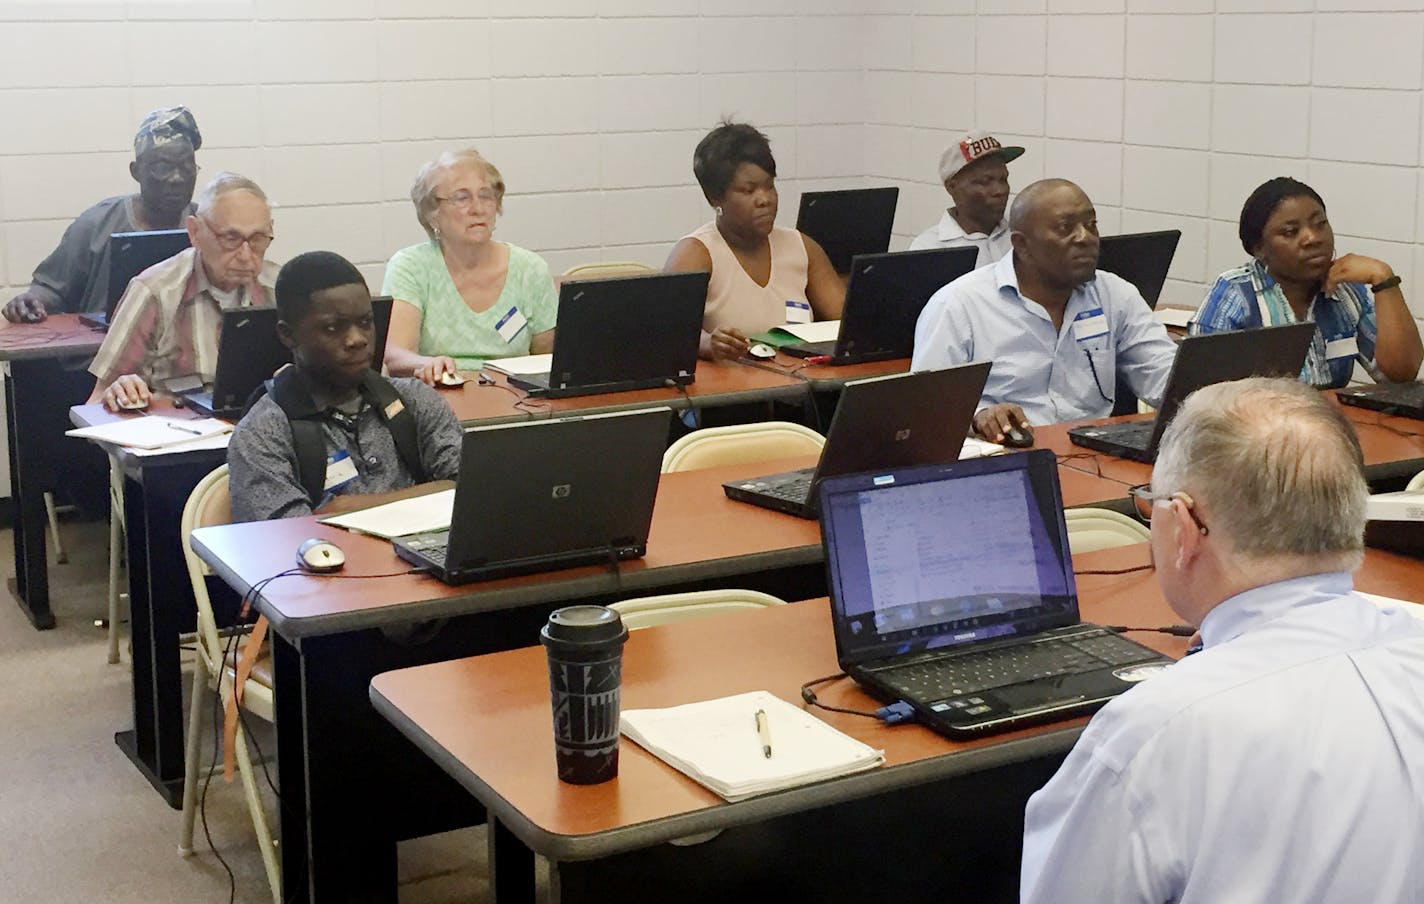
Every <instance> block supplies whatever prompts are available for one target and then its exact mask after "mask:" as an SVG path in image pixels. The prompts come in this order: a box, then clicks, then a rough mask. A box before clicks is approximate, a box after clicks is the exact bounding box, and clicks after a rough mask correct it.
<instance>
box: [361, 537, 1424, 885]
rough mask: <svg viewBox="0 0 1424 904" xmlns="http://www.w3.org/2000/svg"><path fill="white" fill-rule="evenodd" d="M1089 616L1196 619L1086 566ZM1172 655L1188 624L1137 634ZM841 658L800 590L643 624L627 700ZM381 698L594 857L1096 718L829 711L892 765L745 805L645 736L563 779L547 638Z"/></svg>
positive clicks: (893, 781)
mask: <svg viewBox="0 0 1424 904" xmlns="http://www.w3.org/2000/svg"><path fill="white" fill-rule="evenodd" d="M1147 560H1148V553H1147V548H1146V544H1139V545H1137V546H1131V547H1124V548H1121V549H1114V550H1105V551H1101V552H1095V553H1088V554H1084V555H1081V556H1075V557H1074V566H1075V567H1076V568H1078V569H1080V570H1081V569H1106V568H1122V567H1127V566H1131V565H1138V564H1146V562H1147ZM1421 577H1424V563H1421V562H1420V561H1418V560H1415V559H1409V558H1406V557H1402V556H1397V555H1393V554H1391V553H1385V552H1380V551H1377V550H1369V551H1368V552H1367V553H1366V558H1365V565H1364V567H1363V568H1362V569H1361V571H1360V572H1359V573H1358V574H1357V576H1356V584H1357V586H1358V587H1359V588H1360V589H1361V590H1364V591H1368V592H1372V593H1380V594H1384V595H1389V596H1395V597H1404V598H1411V599H1424V580H1421ZM1078 590H1079V595H1080V599H1081V608H1082V614H1083V618H1084V619H1085V620H1088V621H1093V622H1098V623H1101V624H1129V625H1136V626H1158V625H1169V624H1175V623H1177V622H1178V621H1180V619H1179V618H1178V617H1177V616H1176V615H1175V614H1174V613H1173V612H1172V611H1171V610H1170V608H1168V606H1167V604H1166V603H1165V602H1164V601H1163V598H1162V595H1161V592H1160V590H1159V589H1158V587H1157V582H1156V578H1155V576H1154V575H1153V573H1152V572H1151V571H1140V572H1133V573H1129V574H1122V575H1083V576H1081V577H1080V578H1079V580H1078ZM1132 636H1133V639H1135V640H1138V641H1141V642H1142V643H1144V644H1147V645H1148V646H1151V647H1154V648H1155V649H1158V650H1160V651H1161V652H1163V653H1166V654H1168V655H1170V656H1174V657H1175V656H1180V655H1181V654H1182V653H1183V652H1184V651H1185V649H1186V643H1187V641H1186V639H1185V638H1180V637H1172V636H1168V635H1163V634H1134V635H1132ZM838 671H839V667H838V665H837V662H836V657H835V644H834V640H833V638H832V634H831V626H830V618H829V612H828V607H827V603H826V601H825V600H813V601H807V602H802V603H793V604H791V605H789V606H785V607H772V608H769V609H763V610H753V611H747V612H744V613H733V614H728V615H722V616H716V617H711V618H706V619H700V620H696V621H690V622H682V623H677V624H672V625H667V626H664V627H658V628H649V629H646V630H642V631H634V632H633V633H632V634H631V636H630V637H629V640H628V643H627V646H626V647H625V650H624V664H623V706H624V708H626V709H637V708H643V707H662V706H672V705H676V704H680V703H688V702H693V701H696V700H703V699H709V698H712V697H718V696H727V695H731V694H737V693H742V692H745V691H751V690H768V691H771V692H772V693H774V694H776V695H777V696H780V697H782V698H783V699H785V700H789V701H793V702H798V703H799V700H800V693H799V689H800V686H801V684H803V683H804V682H806V681H808V680H811V679H813V678H816V677H819V676H821V675H830V674H835V673H836V672H838ZM819 696H820V698H821V699H822V700H823V701H824V702H826V703H829V704H832V705H839V706H845V707H850V708H857V709H863V708H867V707H872V708H873V707H874V706H876V705H878V704H877V702H876V701H874V700H873V699H872V698H871V697H869V696H868V695H867V694H865V693H863V692H862V691H861V690H859V688H858V687H857V686H856V685H855V684H854V683H853V682H851V681H850V680H849V679H842V680H840V681H838V682H835V683H833V684H830V685H828V686H825V687H823V688H822V689H820V691H819ZM371 697H372V701H373V703H374V704H375V705H376V707H377V709H378V710H380V711H381V712H382V713H383V714H384V715H386V716H387V718H390V719H391V720H392V721H393V722H394V723H395V724H396V725H397V727H399V728H400V729H401V730H402V731H403V732H405V733H406V734H407V736H409V737H411V739H412V740H414V741H415V742H416V743H417V744H418V745H419V746H421V747H422V749H424V750H426V751H427V753H429V754H430V755H431V756H432V757H433V758H434V759H435V760H436V762H438V763H439V764H440V765H441V766H442V767H443V768H444V769H445V770H446V771H447V772H449V773H450V774H451V775H452V776H454V777H455V778H456V779H457V780H459V781H460V782H461V783H462V784H463V785H464V786H465V787H466V788H467V789H469V790H470V791H471V792H472V793H474V794H475V795H476V796H477V797H478V798H479V799H480V800H481V801H482V802H483V803H484V804H485V805H486V806H488V807H489V808H490V810H491V812H492V813H493V814H494V815H495V816H496V817H497V818H499V819H500V820H502V821H503V822H505V823H506V825H507V826H508V827H509V828H510V829H511V830H512V831H513V832H514V834H515V835H517V836H518V837H519V838H520V839H521V840H523V841H524V842H525V843H526V844H528V845H529V846H530V847H531V848H533V849H534V850H535V851H537V852H539V853H542V854H545V855H546V856H550V857H552V858H554V859H567V860H576V859H585V858H591V857H598V856H604V855H606V854H610V853H615V852H618V851H621V850H627V849H632V848H636V847H642V846H646V845H648V844H653V843H657V842H660V841H666V840H670V839H672V838H676V837H680V836H683V835H688V834H693V833H696V832H701V831H707V830H710V829H714V828H720V827H725V826H730V825H736V824H741V823H746V822H753V821H757V820H760V819H765V818H769V817H770V816H774V815H777V814H779V813H784V812H791V811H795V810H804V809H808V808H810V807H813V806H821V805H824V804H826V803H829V802H833V801H836V800H848V799H853V798H856V797H860V796H865V795H869V794H874V793H879V792H882V791H885V790H888V789H891V788H895V787H905V786H909V785H913V784H918V783H923V782H925V781H930V780H934V779H937V778H944V777H949V776H952V775H955V774H960V773H964V772H969V771H975V770H979V769H985V768H989V767H991V766H995V765H1000V764H1004V763H1009V762H1014V761H1019V760H1023V759H1027V758H1031V757H1036V756H1041V755H1045V754H1047V753H1051V752H1054V751H1062V750H1066V749H1068V747H1070V746H1071V745H1072V743H1073V741H1074V740H1075V739H1076V737H1077V734H1078V732H1079V731H1080V730H1081V728H1082V726H1083V725H1084V724H1086V722H1087V719H1086V718H1085V717H1080V718H1076V719H1071V720H1066V721H1063V722H1058V723H1053V724H1049V725H1044V726H1039V727H1033V728H1028V729H1022V730H1020V731H1016V732H1012V733H1007V734H1001V735H995V736H991V737H987V738H978V739H974V740H968V741H961V740H950V739H948V738H945V737H942V736H940V735H938V734H935V733H934V732H932V731H930V730H929V729H926V728H924V727H922V726H920V725H917V724H906V725H899V726H887V725H884V724H882V723H879V722H875V721H872V720H870V719H866V718H863V717H858V716H852V715H846V714H841V713H834V712H828V711H825V710H816V711H815V712H816V715H817V716H818V717H819V718H822V719H824V720H825V721H826V722H828V723H830V724H831V725H833V726H835V727H836V728H838V729H840V730H841V731H844V732H846V733H847V734H849V735H851V736H853V737H855V738H858V739H860V740H861V741H864V742H865V743H867V744H869V745H871V746H873V747H877V748H881V749H883V750H884V751H885V756H886V765H885V767H884V768H882V769H877V770H872V771H870V772H866V773H860V774H858V775H854V776H848V777H846V778H842V779H837V780H835V781H832V782H827V783H821V784H818V785H812V786H807V787H803V788H798V789H791V790H788V791H783V792H779V793H776V794H771V795H767V796H764V797H758V798H752V799H750V800H747V801H741V802H738V803H733V804H729V803H726V802H724V801H722V800H721V799H720V798H719V797H717V796H716V795H715V794H713V793H712V792H710V791H708V790H706V789H705V788H703V787H701V786H700V785H698V784H697V783H695V782H693V781H692V780H691V779H688V778H687V777H685V776H683V775H682V774H681V773H679V772H677V771H676V770H674V769H672V768H671V767H669V766H667V765H666V764H664V763H662V762H661V761H660V760H658V759H657V758H656V757H654V756H653V755H652V754H649V753H648V752H646V751H644V750H643V749H642V748H640V747H639V746H638V745H637V744H634V743H631V742H625V743H623V744H622V745H621V748H620V750H621V752H620V767H619V776H618V778H616V779H614V780H613V781H610V782H607V783H604V784H601V785H591V786H576V785H568V784H564V783H562V782H559V781H558V780H557V779H556V778H555V776H556V770H555V765H554V748H553V733H552V728H551V721H552V720H551V715H550V711H549V696H548V673H547V668H546V664H545V653H544V650H543V648H542V647H537V646H535V647H528V648H525V649H519V650H510V651H506V652H502V653H494V654H490V655H487V656H477V657H472V658H467V659H460V660H454V661H450V662H442V663H436V664H433V665H427V666H420V667H416V668H411V669H403V670H400V671H395V672H387V673H385V674H382V675H378V676H377V677H376V678H375V679H374V680H373V681H372V684H371Z"/></svg>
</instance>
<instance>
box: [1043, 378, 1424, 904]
mask: <svg viewBox="0 0 1424 904" xmlns="http://www.w3.org/2000/svg"><path fill="white" fill-rule="evenodd" d="M1366 492H1367V490H1366V488H1365V481H1364V478H1363V476H1362V460H1361V455H1360V446H1359V442H1358V440H1357V439H1356V437H1355V433H1354V430H1353V429H1352V428H1351V426H1350V424H1349V423H1348V422H1347V421H1346V420H1345V418H1344V417H1343V416H1342V415H1341V414H1340V412H1339V410H1338V409H1337V408H1336V407H1335V406H1334V405H1332V404H1331V403H1330V402H1329V401H1327V400H1325V399H1323V398H1322V397H1321V396H1320V395H1319V394H1318V393H1317V392H1316V391H1315V390H1313V389H1311V388H1309V387H1307V386H1304V385H1302V384H1300V383H1299V382H1298V381H1296V380H1289V379H1287V380H1267V379H1253V380H1243V381H1240V382H1238V383H1226V384H1219V385H1217V386H1212V387H1208V388H1206V389H1203V390H1200V391H1198V392H1197V393H1195V394H1193V395H1192V396H1191V397H1190V398H1189V399H1188V400H1187V402H1186V404H1185V405H1184V406H1183V407H1182V408H1181V410H1180V411H1179V412H1178V414H1177V416H1176V418H1175V419H1174V420H1173V421H1172V424H1171V426H1170V427H1169V428H1168V429H1167V433H1166V435H1165V437H1164V439H1163V442H1162V448H1161V452H1160V454H1159V456H1158V458H1157V464H1156V466H1155V468H1154V469H1153V473H1152V484H1151V487H1150V489H1149V488H1147V487H1143V488H1134V496H1135V497H1136V498H1137V501H1138V505H1139V510H1144V509H1145V510H1146V511H1147V512H1149V513H1150V518H1151V522H1152V551H1153V559H1154V561H1155V563H1156V568H1157V578H1158V581H1159V583H1160V584H1161V587H1162V591H1163V594H1164V595H1165V596H1166V598H1167V601H1168V602H1169V603H1170V604H1171V606H1172V608H1173V609H1174V610H1175V611H1176V612H1177V613H1178V614H1179V615H1180V616H1181V617H1182V618H1183V619H1185V620H1186V621H1188V622H1190V623H1191V624H1192V625H1195V626H1197V627H1199V628H1200V630H1201V638H1202V644H1203V649H1202V652H1200V653H1198V654H1197V655H1194V656H1190V657H1188V658H1186V659H1184V660H1182V661H1181V662H1179V663H1177V664H1175V665H1173V666H1172V667H1171V668H1169V669H1167V670H1166V671H1165V672H1163V673H1161V674H1160V675H1157V676H1154V677H1152V678H1149V679H1148V680H1146V681H1144V682H1143V683H1142V684H1140V685H1138V686H1136V687H1134V688H1133V689H1132V690H1130V691H1128V692H1127V693H1125V694H1123V695H1122V696H1121V697H1118V698H1117V699H1116V700H1114V701H1113V702H1111V703H1109V704H1108V705H1107V706H1106V707H1105V708H1103V709H1102V710H1101V711H1100V712H1099V713H1098V714H1097V715H1096V716H1094V717H1093V720H1092V722H1091V723H1089V725H1088V727H1087V728H1086V729H1085V730H1084V732H1083V735H1082V736H1081V737H1080V738H1079V739H1078V743H1077V744H1076V745H1075V746H1074V748H1073V751H1072V753H1070V754H1069V756H1068V759H1067V760H1066V761H1065V762H1064V763H1063V766H1062V767H1061V768H1060V769H1059V771H1058V774H1057V775H1055V776H1054V778H1053V779H1052V780H1051V781H1049V783H1048V784H1047V785H1046V786H1044V788H1043V789H1042V790H1040V791H1039V792H1038V793H1037V794H1035V795H1034V796H1033V798H1032V799H1031V800H1030V801H1029V803H1028V809H1027V812H1026V818H1025V828H1024V852H1023V867H1022V884H1021V898H1022V900H1023V901H1025V902H1058V901H1061V902H1085V901H1113V902H1143V904H1146V902H1151V904H1161V902H1167V901H1170V902H1179V904H1198V902H1201V904H1205V902H1223V901H1260V902H1264V901H1280V902H1286V901H1289V902H1292V904H1299V902H1356V901H1371V902H1401V904H1402V902H1417V901H1420V900H1421V895H1424V755H1421V751H1424V622H1421V621H1419V620H1417V619H1416V618H1414V617H1412V616H1411V615H1409V614H1407V613H1405V612H1404V611H1401V609H1400V608H1386V609H1381V608H1380V607H1378V606H1376V605H1375V604H1374V603H1373V602H1371V601H1370V600H1367V599H1365V598H1363V597H1361V596H1360V595H1359V594H1357V593H1354V592H1353V589H1352V583H1351V578H1350V572H1351V571H1352V570H1353V569H1354V568H1356V567H1357V566H1358V565H1359V562H1360V557H1361V550H1362V539H1361V538H1362V535H1363V532H1364V523H1365V498H1366Z"/></svg>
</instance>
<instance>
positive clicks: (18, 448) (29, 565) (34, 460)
mask: <svg viewBox="0 0 1424 904" xmlns="http://www.w3.org/2000/svg"><path fill="white" fill-rule="evenodd" d="M56 367H57V362H55V361H53V360H48V361H11V362H10V378H9V379H8V380H6V381H5V406H6V411H7V412H8V415H9V422H8V426H9V441H10V442H9V445H10V448H9V453H10V494H11V497H12V498H13V499H14V502H15V577H14V580H13V581H12V582H10V583H9V587H10V592H11V593H12V594H14V596H15V601H16V602H17V603H19V604H20V609H21V611H23V612H24V613H25V615H26V617H28V618H29V620H30V623H31V624H33V625H34V626H35V628H37V629H38V630H41V631H43V630H46V629H48V628H53V627H54V612H53V611H51V609H50V606H49V571H48V567H49V563H48V562H47V561H46V553H45V507H44V494H45V491H46V490H47V489H49V488H50V487H51V486H52V485H53V468H52V465H51V462H52V460H53V458H52V455H53V451H54V450H52V449H51V450H46V449H41V448H38V446H39V445H40V444H39V443H37V442H36V440H37V439H39V438H40V437H42V436H43V435H44V430H43V428H44V426H45V423H46V421H47V418H46V417H45V406H46V403H47V402H55V400H54V399H53V398H48V396H49V395H50V394H49V393H46V392H45V388H44V385H45V383H44V376H45V373H47V372H50V371H53V370H54V369H55V368H56Z"/></svg>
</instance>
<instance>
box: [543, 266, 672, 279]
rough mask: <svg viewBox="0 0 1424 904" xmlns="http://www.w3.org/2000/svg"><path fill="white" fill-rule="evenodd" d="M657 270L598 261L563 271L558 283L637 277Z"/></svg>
mask: <svg viewBox="0 0 1424 904" xmlns="http://www.w3.org/2000/svg"><path fill="white" fill-rule="evenodd" d="M656 272H658V271H657V268H655V267H649V266H648V265H647V264H640V263H638V262H637V261H598V262H595V263H589V264H578V265H576V266H573V267H570V268H569V269H567V270H565V271H564V275H563V276H561V277H559V281H560V282H564V281H567V280H570V279H609V278H610V277H614V276H637V275H638V274H640V273H656Z"/></svg>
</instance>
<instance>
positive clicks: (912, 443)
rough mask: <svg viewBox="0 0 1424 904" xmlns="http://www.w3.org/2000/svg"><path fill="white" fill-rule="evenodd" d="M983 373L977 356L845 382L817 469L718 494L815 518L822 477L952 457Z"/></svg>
mask: <svg viewBox="0 0 1424 904" xmlns="http://www.w3.org/2000/svg"><path fill="white" fill-rule="evenodd" d="M971 250H973V249H971ZM988 377H989V362H987V361H983V362H975V363H971V364H962V365H960V366H959V367H950V368H946V369H944V370H926V371H921V372H919V373H909V374H894V375H891V376H886V377H873V378H871V379H868V380H855V381H852V382H850V383H847V384H846V385H845V390H844V392H843V393H842V395H841V399H840V402H839V403H838V404H837V405H836V414H835V417H834V418H833V419H832V420H831V429H830V432H829V433H827V434H826V445H825V446H824V447H823V448H822V449H821V460H820V462H819V463H818V464H817V465H816V467H814V468H803V469H801V470H799V471H785V472H783V473H781V474H769V475H767V476H765V477H754V478H751V479H750V480H736V481H732V482H730V483H724V484H722V491H723V492H724V493H726V494H727V498H729V499H735V500H737V501H738V502H749V503H751V504H752V505H759V506H761V507H762V508H769V509H775V510H776V511H778V512H786V513H788V514H791V515H796V516H798V517H801V518H814V517H816V505H817V502H818V500H817V497H816V486H817V484H819V483H820V482H821V481H822V480H825V479H826V478H827V477H833V476H835V475H838V474H850V473H853V472H855V471H864V470H867V469H869V468H892V467H905V466H907V465H919V464H930V463H932V462H941V461H954V460H955V459H957V458H959V455H960V451H961V450H962V449H963V448H964V440H965V437H966V436H968V434H969V425H970V422H971V421H972V420H973V418H974V409H975V407H976V406H978V404H979V396H980V395H982V394H983V392H984V381H985V380H986V379H988Z"/></svg>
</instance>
